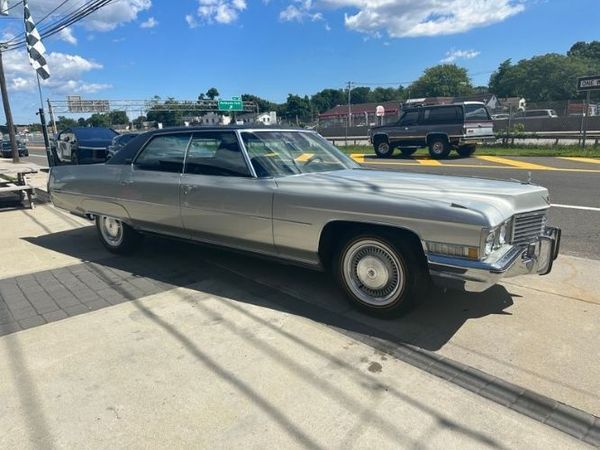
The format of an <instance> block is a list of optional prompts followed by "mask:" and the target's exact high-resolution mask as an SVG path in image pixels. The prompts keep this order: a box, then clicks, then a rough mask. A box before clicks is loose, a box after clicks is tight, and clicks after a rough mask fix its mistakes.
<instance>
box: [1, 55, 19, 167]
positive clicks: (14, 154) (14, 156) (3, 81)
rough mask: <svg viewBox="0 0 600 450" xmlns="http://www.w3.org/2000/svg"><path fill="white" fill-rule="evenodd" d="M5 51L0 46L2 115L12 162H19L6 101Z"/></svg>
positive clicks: (12, 125) (11, 119)
mask: <svg viewBox="0 0 600 450" xmlns="http://www.w3.org/2000/svg"><path fill="white" fill-rule="evenodd" d="M5 49H6V46H5V45H4V44H0V91H1V92H2V104H3V106H4V115H5V116H6V126H7V127H8V136H9V137H10V148H11V150H12V160H13V162H14V163H18V162H19V149H18V147H17V137H16V136H15V124H14V122H13V117H12V112H11V110H10V102H9V100H8V90H7V89H6V77H5V76H4V61H3V58H2V57H3V54H2V53H3V51H4V50H5Z"/></svg>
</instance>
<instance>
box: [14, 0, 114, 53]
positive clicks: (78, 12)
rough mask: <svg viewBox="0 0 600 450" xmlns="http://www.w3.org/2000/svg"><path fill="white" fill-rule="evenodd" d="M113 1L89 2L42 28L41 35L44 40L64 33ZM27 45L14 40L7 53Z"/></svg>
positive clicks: (93, 0)
mask: <svg viewBox="0 0 600 450" xmlns="http://www.w3.org/2000/svg"><path fill="white" fill-rule="evenodd" d="M66 1H68V0H66ZM66 1H63V2H62V3H61V4H60V5H59V7H60V6H62V5H64V4H65V3H66ZM113 1H114V0H92V1H90V2H88V3H87V4H84V5H82V6H80V7H78V8H76V9H74V10H72V12H71V13H70V14H68V15H67V16H65V17H63V18H61V19H59V20H57V21H55V22H53V23H52V24H49V25H48V26H46V27H41V28H40V30H39V32H40V35H41V37H42V38H47V37H50V36H52V35H54V34H56V33H58V32H60V31H62V30H63V29H65V28H67V27H69V26H71V25H73V24H74V23H77V22H79V21H80V20H82V19H84V18H85V17H87V16H89V15H90V14H92V13H94V12H96V11H98V10H99V9H101V8H103V7H104V6H106V5H108V4H109V3H112V2H113ZM59 7H57V8H55V10H54V11H56V10H57V9H58V8H59ZM51 14H52V13H51ZM48 16H49V15H47V16H46V17H48ZM25 44H26V40H25V39H24V38H22V39H18V40H15V39H13V40H11V41H8V42H7V47H8V48H7V50H6V51H12V50H18V49H20V48H23V47H25Z"/></svg>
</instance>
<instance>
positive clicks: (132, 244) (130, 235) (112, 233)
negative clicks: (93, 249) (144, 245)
mask: <svg viewBox="0 0 600 450" xmlns="http://www.w3.org/2000/svg"><path fill="white" fill-rule="evenodd" d="M96 229H97V230H98V237H99V238H100V242H102V245H104V247H106V249H107V250H108V251H109V252H112V253H117V254H129V253H132V252H133V251H134V250H135V249H136V248H137V247H138V245H139V243H140V241H141V238H142V236H141V235H140V234H139V233H138V232H137V231H135V230H134V229H133V228H131V227H130V226H129V225H127V224H125V223H123V222H122V221H121V220H119V219H115V218H114V217H109V216H96Z"/></svg>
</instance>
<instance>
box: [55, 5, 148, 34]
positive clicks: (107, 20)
mask: <svg viewBox="0 0 600 450" xmlns="http://www.w3.org/2000/svg"><path fill="white" fill-rule="evenodd" d="M55 1H56V0H52V2H55ZM56 3H58V1H56ZM151 6H152V1H151V0H118V1H116V2H111V3H109V4H108V5H106V6H104V7H103V8H101V9H99V10H98V11H97V12H95V13H93V14H90V15H89V16H88V17H87V18H86V19H85V20H84V21H83V25H84V26H85V27H86V28H87V29H89V30H95V31H110V30H114V29H115V28H117V27H118V26H119V25H121V24H124V23H128V22H132V21H134V20H135V19H137V16H138V14H139V13H140V12H142V11H146V10H149V9H150V7H151Z"/></svg>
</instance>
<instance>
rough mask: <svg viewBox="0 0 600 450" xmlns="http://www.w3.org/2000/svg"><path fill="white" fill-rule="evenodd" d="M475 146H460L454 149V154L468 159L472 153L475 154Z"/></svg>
mask: <svg viewBox="0 0 600 450" xmlns="http://www.w3.org/2000/svg"><path fill="white" fill-rule="evenodd" d="M475 148H476V146H475V145H462V146H460V147H458V148H457V149H456V153H458V154H459V155H460V156H462V157H464V158H468V157H469V156H471V155H472V154H473V153H475Z"/></svg>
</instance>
